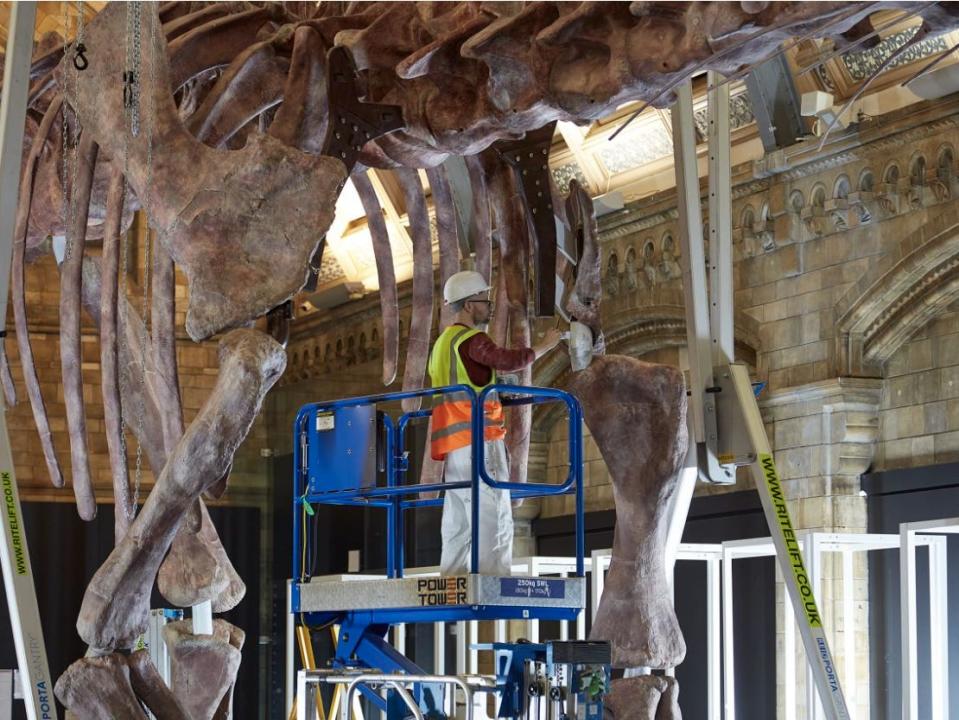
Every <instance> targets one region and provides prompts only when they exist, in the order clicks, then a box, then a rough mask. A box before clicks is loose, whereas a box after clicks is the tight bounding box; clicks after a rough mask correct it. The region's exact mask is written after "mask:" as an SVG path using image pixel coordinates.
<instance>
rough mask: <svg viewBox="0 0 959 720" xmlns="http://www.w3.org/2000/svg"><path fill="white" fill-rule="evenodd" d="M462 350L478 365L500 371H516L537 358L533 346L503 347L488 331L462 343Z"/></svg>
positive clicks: (465, 355) (464, 354) (463, 353)
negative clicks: (495, 341)
mask: <svg viewBox="0 0 959 720" xmlns="http://www.w3.org/2000/svg"><path fill="white" fill-rule="evenodd" d="M460 352H461V354H462V356H464V360H465V359H466V357H469V359H470V360H472V361H473V362H475V363H477V364H478V365H484V366H486V367H489V368H493V369H494V370H499V371H500V372H516V371H517V370H522V369H523V368H525V367H527V366H528V365H531V364H532V363H533V361H534V360H535V359H536V353H535V352H533V349H532V348H517V349H510V348H503V347H500V346H499V345H497V344H496V343H494V342H493V340H492V338H490V336H489V335H487V334H486V333H479V334H477V335H474V336H473V337H471V338H470V339H469V340H467V341H466V342H464V343H463V344H462V345H460ZM470 375H472V373H470Z"/></svg>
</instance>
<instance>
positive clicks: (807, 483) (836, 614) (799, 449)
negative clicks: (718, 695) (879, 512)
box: [760, 378, 882, 718]
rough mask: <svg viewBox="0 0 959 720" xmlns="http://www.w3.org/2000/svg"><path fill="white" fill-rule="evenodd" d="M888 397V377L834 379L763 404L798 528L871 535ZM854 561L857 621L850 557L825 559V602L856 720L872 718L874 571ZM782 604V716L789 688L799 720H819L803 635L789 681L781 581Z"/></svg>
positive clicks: (780, 393)
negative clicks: (846, 575) (873, 472)
mask: <svg viewBox="0 0 959 720" xmlns="http://www.w3.org/2000/svg"><path fill="white" fill-rule="evenodd" d="M881 391H882V380H880V379H873V378H834V379H831V380H826V381H822V382H817V383H811V384H808V385H801V386H796V387H791V388H785V389H782V390H777V391H775V392H773V393H771V394H769V395H768V396H766V397H764V398H761V400H760V408H761V410H762V413H763V419H764V421H765V422H766V431H767V432H768V433H769V438H770V441H771V444H772V446H773V449H774V452H775V457H776V465H777V468H778V470H779V473H780V476H781V478H782V480H783V486H784V488H785V490H786V493H787V496H788V498H789V503H790V512H791V514H792V519H793V524H794V526H795V527H796V528H797V529H804V530H814V531H819V532H835V533H847V532H857V533H861V532H865V531H866V526H867V519H866V501H865V498H864V497H863V496H862V495H861V494H860V487H859V476H860V475H861V474H862V473H863V472H865V471H866V470H867V469H868V467H869V465H870V463H871V462H872V458H873V456H874V453H875V449H876V441H877V438H878V434H879V404H880V396H881ZM854 557H855V561H854V563H853V572H854V578H855V581H854V585H853V587H854V590H853V592H854V595H853V602H854V607H855V613H854V617H851V618H846V617H843V610H842V601H843V597H842V585H841V578H842V559H841V556H840V555H839V554H837V553H827V554H824V555H823V556H822V560H821V564H820V567H821V573H822V575H821V576H822V585H821V590H820V592H819V595H818V597H817V600H818V601H819V605H820V612H821V613H822V614H823V618H824V623H825V625H826V629H827V633H828V637H829V641H830V645H831V649H832V653H833V657H834V659H835V661H836V665H837V668H838V672H839V675H840V679H841V680H842V683H843V690H844V692H845V694H846V700H847V703H849V706H850V707H849V709H850V712H851V713H852V715H853V717H855V718H868V717H869V635H868V623H869V599H868V578H867V568H868V565H867V558H866V555H865V553H856V555H855V556H854ZM776 602H777V648H778V656H779V662H778V663H777V667H778V669H777V697H778V698H779V700H778V708H777V716H778V717H780V718H781V717H784V702H785V701H784V697H785V687H786V684H787V683H788V684H791V685H793V686H794V687H795V688H796V690H795V692H796V705H797V717H811V713H809V712H807V709H806V660H805V655H804V653H803V651H802V647H801V640H800V639H799V636H798V634H797V635H796V644H797V657H796V668H797V672H796V675H797V676H796V677H795V678H787V677H785V676H784V669H783V662H782V657H783V656H782V652H783V650H782V648H783V639H784V635H783V632H784V628H785V623H786V622H794V621H793V618H792V613H791V610H790V609H789V606H788V605H787V604H786V602H785V587H784V585H783V584H782V583H781V582H779V583H777V589H776ZM787 613H789V615H788V616H787ZM846 632H854V633H855V645H854V647H855V653H856V660H855V668H856V672H855V675H856V677H855V678H848V677H846V675H845V668H846V666H845V657H844V654H843V642H844V634H845V633H846Z"/></svg>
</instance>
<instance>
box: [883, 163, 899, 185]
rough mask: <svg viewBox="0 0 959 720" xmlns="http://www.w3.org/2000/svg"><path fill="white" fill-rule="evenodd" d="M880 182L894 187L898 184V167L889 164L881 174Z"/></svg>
mask: <svg viewBox="0 0 959 720" xmlns="http://www.w3.org/2000/svg"><path fill="white" fill-rule="evenodd" d="M882 181H883V182H884V183H886V184H887V185H895V184H896V183H897V182H899V166H898V165H897V164H896V163H889V165H887V166H886V170H885V172H883V174H882Z"/></svg>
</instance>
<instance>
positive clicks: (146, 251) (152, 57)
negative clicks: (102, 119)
mask: <svg viewBox="0 0 959 720" xmlns="http://www.w3.org/2000/svg"><path fill="white" fill-rule="evenodd" d="M134 4H135V5H136V6H137V9H136V11H135V14H136V23H137V27H136V32H135V33H134V35H133V39H134V53H133V54H134V77H135V79H136V93H135V105H136V106H137V118H138V119H139V109H140V108H139V105H140V103H142V102H143V101H144V97H143V94H142V93H141V92H140V82H139V80H140V65H141V63H140V52H141V43H140V37H141V34H140V21H141V13H140V8H141V7H142V3H140V2H135V3H134ZM147 17H148V18H149V20H148V22H149V23H150V32H149V35H148V39H147V43H148V45H149V47H148V50H149V63H150V68H149V71H150V92H148V93H147V94H146V98H145V100H146V103H147V105H146V107H145V108H144V110H145V112H146V115H147V123H148V124H147V128H146V130H147V137H146V154H147V157H146V162H147V167H146V183H145V184H144V187H145V192H144V197H143V198H141V205H142V206H143V212H144V214H145V217H146V218H147V226H146V228H145V231H146V232H145V233H144V243H143V294H142V297H141V302H140V314H141V316H142V318H143V351H144V362H145V360H146V352H147V349H148V348H149V346H150V329H149V328H150V283H151V282H152V272H151V271H152V267H153V262H152V260H153V258H152V256H153V243H152V235H151V234H150V225H149V217H150V213H149V210H151V209H152V207H148V205H149V203H148V201H147V197H146V196H147V194H148V193H149V191H150V188H151V187H152V185H153V141H154V137H155V134H156V127H155V123H156V117H155V115H156V113H155V106H154V94H153V89H154V88H155V87H156V64H157V61H158V42H157V34H158V27H159V24H160V23H159V17H158V16H155V15H154V13H153V12H152V11H151V12H149V13H148V14H147ZM141 383H142V384H141V387H140V412H139V414H138V430H139V432H138V436H137V453H136V467H135V472H134V492H133V498H134V499H133V506H134V507H136V504H137V502H138V501H139V497H140V483H141V480H142V477H143V443H142V442H141V441H140V438H141V437H142V436H143V416H144V415H145V414H146V407H145V401H144V397H145V395H146V367H144V373H143V376H142V377H141Z"/></svg>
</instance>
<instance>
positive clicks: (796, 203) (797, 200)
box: [789, 190, 806, 214]
mask: <svg viewBox="0 0 959 720" xmlns="http://www.w3.org/2000/svg"><path fill="white" fill-rule="evenodd" d="M804 207H806V198H805V197H804V196H803V194H802V190H793V191H792V192H791V193H789V209H790V210H791V211H792V212H794V213H796V214H799V213H800V212H802V209H803V208H804Z"/></svg>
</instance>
